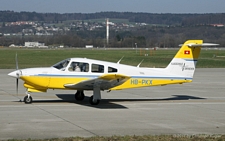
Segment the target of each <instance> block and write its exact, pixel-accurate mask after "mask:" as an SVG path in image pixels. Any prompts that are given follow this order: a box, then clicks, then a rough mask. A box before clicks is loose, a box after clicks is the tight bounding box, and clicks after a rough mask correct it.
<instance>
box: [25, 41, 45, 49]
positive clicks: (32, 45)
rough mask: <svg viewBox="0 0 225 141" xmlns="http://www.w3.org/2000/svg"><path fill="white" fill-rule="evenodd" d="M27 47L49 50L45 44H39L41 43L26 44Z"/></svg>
mask: <svg viewBox="0 0 225 141" xmlns="http://www.w3.org/2000/svg"><path fill="white" fill-rule="evenodd" d="M24 46H25V47H39V48H48V46H45V43H39V42H25V45H24Z"/></svg>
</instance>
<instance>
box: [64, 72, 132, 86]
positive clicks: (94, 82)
mask: <svg viewBox="0 0 225 141" xmlns="http://www.w3.org/2000/svg"><path fill="white" fill-rule="evenodd" d="M129 78H130V77H129V76H125V75H121V74H105V75H102V76H99V77H98V78H95V79H90V80H85V81H81V82H79V83H76V84H73V83H70V84H65V85H64V87H66V88H70V89H78V90H79V89H81V90H93V88H94V87H99V88H100V89H101V90H108V89H110V88H113V87H116V86H119V85H121V84H123V83H124V82H126V81H127V80H128V79H129Z"/></svg>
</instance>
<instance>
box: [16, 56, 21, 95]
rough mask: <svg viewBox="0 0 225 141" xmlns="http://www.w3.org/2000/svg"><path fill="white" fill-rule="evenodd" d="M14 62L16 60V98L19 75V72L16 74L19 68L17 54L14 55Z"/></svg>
mask: <svg viewBox="0 0 225 141" xmlns="http://www.w3.org/2000/svg"><path fill="white" fill-rule="evenodd" d="M15 60H16V70H17V73H16V75H17V78H16V93H17V96H18V85H19V75H20V74H19V72H18V70H19V66H18V58H17V53H16V57H15Z"/></svg>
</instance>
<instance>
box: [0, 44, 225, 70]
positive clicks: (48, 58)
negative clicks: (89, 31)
mask: <svg viewBox="0 0 225 141" xmlns="http://www.w3.org/2000/svg"><path fill="white" fill-rule="evenodd" d="M176 52H177V50H176V49H174V50H172V49H171V50H156V51H153V50H145V49H142V50H140V49H138V50H137V53H136V50H135V49H24V48H23V49H22V48H13V49H11V48H10V49H8V48H1V49H0V69H14V68H15V66H16V65H15V54H16V53H17V54H18V62H19V68H29V67H47V66H51V65H53V64H55V63H57V62H59V61H61V60H63V59H66V58H71V57H82V58H91V59H98V60H104V61H110V62H117V61H118V60H120V59H121V58H122V57H123V56H124V58H123V59H122V61H121V62H120V63H121V64H127V65H133V66H137V65H138V64H139V63H140V62H141V61H142V60H144V61H143V63H142V64H141V67H166V66H167V65H168V64H169V62H170V61H171V59H172V58H173V57H174V55H175V54H176ZM144 54H148V56H144ZM215 55H216V56H219V57H215ZM223 56H225V50H202V52H201V54H200V57H199V61H198V64H197V67H198V68H224V67H225V57H223Z"/></svg>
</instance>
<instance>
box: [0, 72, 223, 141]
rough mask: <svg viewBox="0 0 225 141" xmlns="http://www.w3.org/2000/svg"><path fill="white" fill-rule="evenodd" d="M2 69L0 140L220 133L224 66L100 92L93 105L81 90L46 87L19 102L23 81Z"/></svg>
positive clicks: (22, 95) (86, 93) (22, 92)
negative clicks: (174, 80) (180, 80)
mask: <svg viewBox="0 0 225 141" xmlns="http://www.w3.org/2000/svg"><path fill="white" fill-rule="evenodd" d="M11 71H13V70H7V69H6V70H4V69H1V70H0V80H1V81H0V140H7V139H28V138H30V139H46V138H61V137H75V136H80V137H91V136H112V135H161V134H181V135H193V134H210V135H211V134H224V133H225V93H224V92H225V69H197V70H196V73H195V76H194V80H193V82H192V83H186V84H182V85H168V86H158V87H148V88H141V89H129V90H121V91H111V92H110V93H107V92H106V91H104V92H102V99H103V100H102V101H101V102H100V104H99V105H98V106H92V105H90V104H89V102H88V100H89V99H88V98H89V97H90V96H91V95H92V92H90V91H87V92H85V95H86V98H85V100H84V101H82V102H77V101H75V100H74V93H75V91H62V90H49V91H48V92H47V93H34V94H32V97H33V100H34V102H33V103H32V104H24V103H23V102H20V100H22V99H23V97H24V96H25V91H26V90H25V88H23V82H22V81H19V93H18V95H17V94H16V80H15V79H14V78H11V77H9V76H7V74H8V73H9V72H11Z"/></svg>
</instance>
